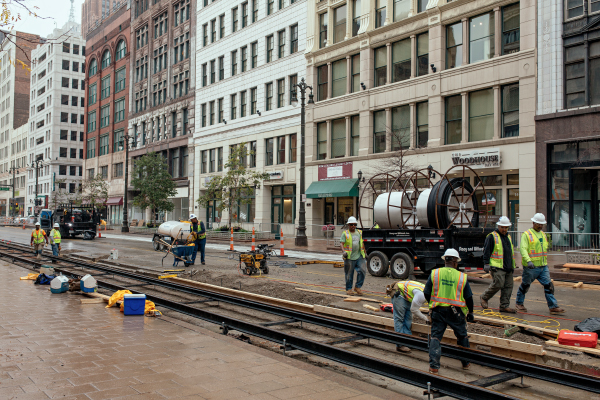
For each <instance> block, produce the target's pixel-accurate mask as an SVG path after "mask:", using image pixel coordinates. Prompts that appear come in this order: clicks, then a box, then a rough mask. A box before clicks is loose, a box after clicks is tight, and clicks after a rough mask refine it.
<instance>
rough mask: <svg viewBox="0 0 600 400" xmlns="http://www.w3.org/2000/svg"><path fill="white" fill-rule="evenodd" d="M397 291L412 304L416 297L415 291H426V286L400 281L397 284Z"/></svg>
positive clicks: (414, 282)
mask: <svg viewBox="0 0 600 400" xmlns="http://www.w3.org/2000/svg"><path fill="white" fill-rule="evenodd" d="M396 289H397V290H398V292H400V296H402V297H403V298H404V299H405V300H406V301H409V302H411V303H412V301H413V299H414V297H415V296H414V293H413V291H414V290H415V289H417V290H420V291H421V292H423V291H424V290H425V285H423V284H422V283H420V282H416V281H404V282H402V281H400V282H397V283H396Z"/></svg>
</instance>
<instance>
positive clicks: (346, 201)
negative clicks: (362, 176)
mask: <svg viewBox="0 0 600 400" xmlns="http://www.w3.org/2000/svg"><path fill="white" fill-rule="evenodd" d="M353 215H354V197H338V198H337V218H336V223H337V225H344V224H345V223H346V221H348V218H350V217H351V216H353Z"/></svg>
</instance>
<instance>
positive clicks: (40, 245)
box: [30, 221, 48, 259]
mask: <svg viewBox="0 0 600 400" xmlns="http://www.w3.org/2000/svg"><path fill="white" fill-rule="evenodd" d="M40 226H41V225H40V223H39V221H38V222H36V223H35V229H34V230H33V231H32V232H31V243H30V244H31V246H33V254H35V255H36V257H37V258H38V259H40V258H42V250H43V249H44V240H45V241H46V244H48V236H47V235H46V232H44V230H43V229H42V228H41V227H40Z"/></svg>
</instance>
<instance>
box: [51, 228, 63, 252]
mask: <svg viewBox="0 0 600 400" xmlns="http://www.w3.org/2000/svg"><path fill="white" fill-rule="evenodd" d="M60 242H61V236H60V225H59V224H58V222H56V223H54V228H53V229H52V230H51V231H50V246H51V247H52V255H53V256H58V255H59V253H60Z"/></svg>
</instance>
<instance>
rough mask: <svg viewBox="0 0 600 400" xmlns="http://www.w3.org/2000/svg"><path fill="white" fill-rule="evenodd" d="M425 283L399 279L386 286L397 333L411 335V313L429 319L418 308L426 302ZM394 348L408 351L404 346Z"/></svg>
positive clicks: (404, 351)
mask: <svg viewBox="0 0 600 400" xmlns="http://www.w3.org/2000/svg"><path fill="white" fill-rule="evenodd" d="M424 289H425V285H423V284H422V283H420V282H417V281H400V282H396V283H395V284H393V285H391V286H388V287H387V288H386V292H387V293H388V295H391V297H392V304H393V305H394V330H395V331H396V332H398V333H404V334H406V335H412V331H411V329H410V328H411V327H412V317H413V314H415V315H416V316H418V317H419V318H421V319H423V320H425V321H429V318H428V317H427V316H426V315H424V314H423V313H422V312H421V310H420V309H419V308H420V307H421V306H424V305H425V304H427V300H425V295H424V294H423V290H424ZM396 350H397V351H401V352H403V353H410V349H409V348H408V347H406V346H399V345H396Z"/></svg>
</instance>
